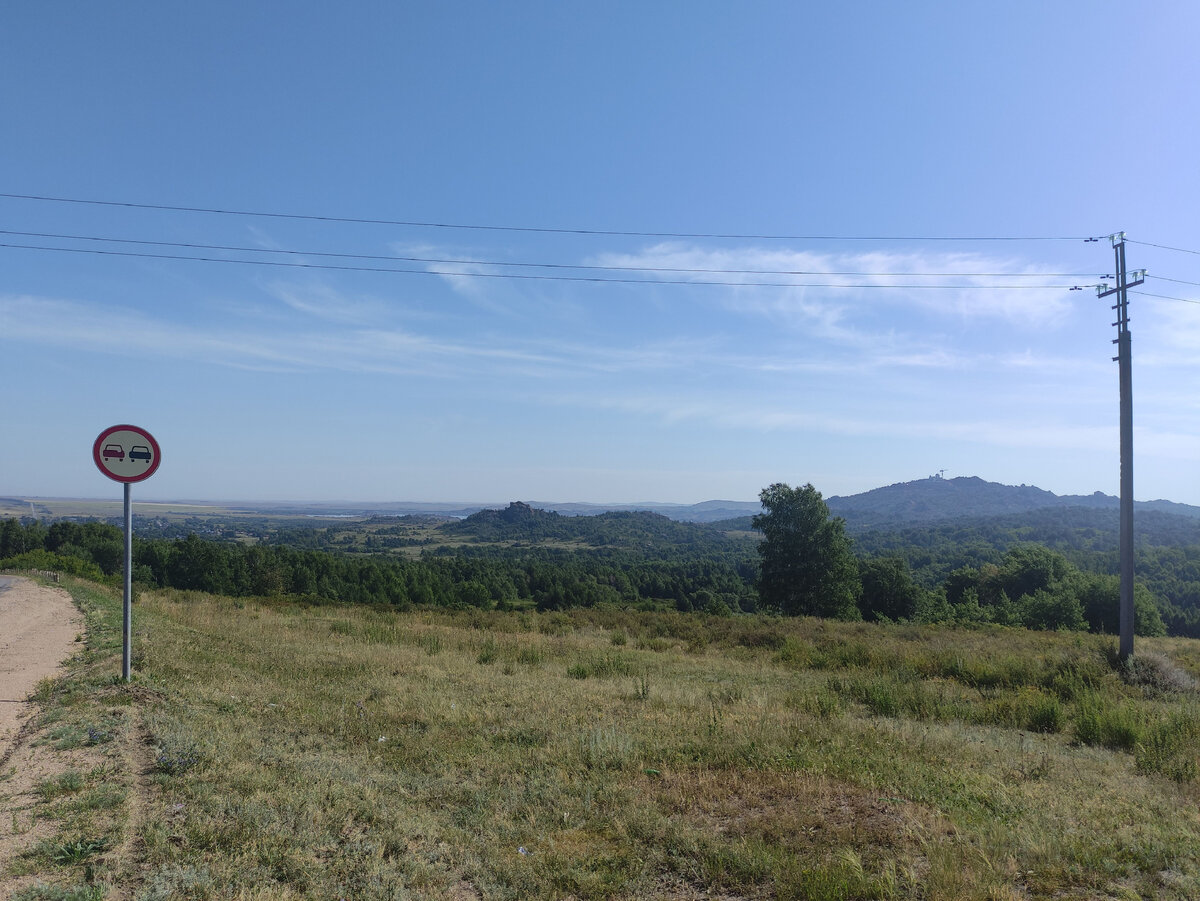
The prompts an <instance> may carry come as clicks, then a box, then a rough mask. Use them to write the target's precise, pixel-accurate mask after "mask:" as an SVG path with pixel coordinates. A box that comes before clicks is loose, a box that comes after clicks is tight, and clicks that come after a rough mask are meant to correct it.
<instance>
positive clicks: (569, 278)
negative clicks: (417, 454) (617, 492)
mask: <svg viewBox="0 0 1200 901" xmlns="http://www.w3.org/2000/svg"><path fill="white" fill-rule="evenodd" d="M0 247H8V248H13V249H20V250H38V251H45V252H51V253H80V254H94V255H98V256H115V257H135V258H140V259H152V260H188V261H191V262H196V263H233V264H240V265H244V266H276V267H284V268H290V269H318V270H333V271H342V272H385V273H387V272H390V273H400V274H408V275H440V276H457V277H460V278H493V279H520V280H531V281H563V282H599V283H610V284H631V285H718V286H724V287H736V288H891V289H894V290H903V289H918V288H919V289H949V288H953V289H961V290H984V289H993V290H1034V289H1036V290H1064V291H1065V290H1072V291H1076V290H1081V289H1082V288H1084V287H1089V288H1090V287H1097V286H1096V285H1067V284H1059V285H981V284H936V285H932V284H930V285H927V284H916V285H914V284H880V283H867V284H845V283H842V284H836V283H834V284H826V283H813V282H761V281H759V282H735V281H715V280H710V279H655V278H613V277H610V276H585V275H534V274H528V273H519V272H463V271H461V270H460V271H449V270H439V269H410V268H398V267H391V266H348V265H335V264H332V263H299V262H290V261H285V260H241V259H232V258H229V257H205V256H191V255H186V254H166V253H145V252H141V251H131V250H103V249H100V248H92V247H50V246H46V245H35V244H11V243H6V242H5V243H0ZM820 274H822V273H814V275H820ZM948 275H954V273H948ZM893 277H895V276H894V275H893ZM958 277H960V278H962V277H964V276H962V275H961V274H959V275H958Z"/></svg>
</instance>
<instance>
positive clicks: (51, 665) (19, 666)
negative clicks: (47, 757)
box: [0, 576, 83, 760]
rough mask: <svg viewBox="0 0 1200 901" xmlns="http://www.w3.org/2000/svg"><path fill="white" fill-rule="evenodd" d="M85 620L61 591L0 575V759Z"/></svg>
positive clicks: (67, 596) (69, 649) (64, 657)
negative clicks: (34, 696)
mask: <svg viewBox="0 0 1200 901" xmlns="http://www.w3.org/2000/svg"><path fill="white" fill-rule="evenodd" d="M82 631H83V618H82V617H81V616H80V614H79V611H78V609H76V607H75V605H74V603H72V601H71V597H70V595H68V594H67V593H66V592H65V591H63V590H62V589H60V588H43V587H42V586H40V585H38V584H36V583H34V582H31V581H30V580H28V579H22V578H18V577H15V576H0V760H2V759H4V757H5V756H6V755H7V753H8V752H9V750H10V749H11V748H12V744H13V740H14V739H15V738H16V735H17V732H18V731H19V730H20V725H21V724H20V719H21V716H22V715H23V714H24V713H25V712H26V711H27V710H28V704H27V703H26V702H25V699H26V698H27V697H28V696H29V693H30V692H32V691H33V689H34V687H35V686H36V685H37V683H38V681H39V680H41V679H44V678H45V677H47V676H52V675H54V673H55V672H56V671H57V669H58V667H59V665H60V664H61V663H62V662H63V661H64V660H65V659H66V658H67V657H68V656H70V654H71V651H72V650H74V648H75V637H76V636H77V635H78V634H79V633H80V632H82Z"/></svg>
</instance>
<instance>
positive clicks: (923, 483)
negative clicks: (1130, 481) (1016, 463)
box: [825, 476, 1200, 531]
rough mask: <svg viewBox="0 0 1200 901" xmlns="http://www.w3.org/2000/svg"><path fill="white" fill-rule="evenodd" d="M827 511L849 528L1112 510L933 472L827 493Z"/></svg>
mask: <svg viewBox="0 0 1200 901" xmlns="http://www.w3.org/2000/svg"><path fill="white" fill-rule="evenodd" d="M825 502H826V503H827V504H828V505H829V509H830V512H832V513H833V514H834V515H835V516H841V517H842V518H844V519H845V520H846V525H847V527H848V528H850V529H852V530H856V531H857V530H863V529H878V528H883V527H896V526H903V525H913V524H919V523H929V522H932V521H935V520H943V519H960V518H979V517H988V516H1008V515H1011V514H1018V513H1028V512H1031V511H1033V510H1042V509H1045V508H1048V507H1086V508H1093V509H1114V510H1115V509H1118V508H1119V507H1120V503H1121V502H1120V500H1119V499H1118V498H1115V497H1113V496H1111V495H1107V494H1103V493H1102V492H1099V491H1097V492H1095V493H1094V494H1087V495H1079V494H1068V495H1061V496H1060V495H1057V494H1054V493H1052V492H1050V491H1046V490H1044V489H1042V488H1036V487H1034V486H1033V485H1001V484H1000V483H999V482H987V481H984V480H983V479H981V478H978V477H977V476H964V477H960V478H955V479H942V478H938V477H936V476H935V477H933V478H929V479H919V480H917V481H915V482H900V483H898V484H895V485H888V486H886V487H884V488H875V489H873V490H871V491H865V492H863V493H862V494H855V495H851V496H849V497H830V498H826V499H825ZM1134 509H1135V510H1136V511H1143V510H1145V511H1150V510H1153V511H1156V512H1161V513H1172V514H1175V515H1177V516H1190V517H1193V518H1198V519H1200V507H1192V506H1189V505H1187V504H1176V503H1172V502H1171V501H1145V502H1139V503H1136V504H1135V505H1134Z"/></svg>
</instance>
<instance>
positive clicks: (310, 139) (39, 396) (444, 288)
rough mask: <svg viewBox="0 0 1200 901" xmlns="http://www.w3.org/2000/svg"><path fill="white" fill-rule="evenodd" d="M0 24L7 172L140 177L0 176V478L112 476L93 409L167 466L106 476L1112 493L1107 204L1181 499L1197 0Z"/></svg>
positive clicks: (1196, 441) (1146, 478) (235, 6)
mask: <svg viewBox="0 0 1200 901" xmlns="http://www.w3.org/2000/svg"><path fill="white" fill-rule="evenodd" d="M0 26H2V27H0V33H2V35H3V37H0V41H2V46H0V113H2V115H3V118H2V121H3V122H4V123H5V133H4V140H3V141H0V194H5V195H31V196H36V197H42V198H62V199H64V200H73V201H79V200H87V201H107V202H110V203H116V204H142V205H148V206H116V205H107V204H92V203H87V204H85V203H73V202H63V201H57V200H45V199H43V200H34V199H27V198H26V197H15V196H4V197H0V223H3V224H2V225H0V228H3V230H4V231H5V232H6V234H4V235H0V243H3V244H6V245H25V246H24V247H15V246H7V247H0V433H3V434H4V435H5V436H6V437H5V439H4V440H3V441H0V493H2V494H5V495H18V496H22V495H37V496H86V497H107V496H111V495H113V494H114V493H119V489H118V487H117V485H116V483H113V482H109V481H108V480H107V479H105V478H104V477H103V476H101V475H100V474H99V473H98V472H97V471H96V469H95V466H94V465H93V463H92V461H91V457H90V454H91V443H92V441H93V439H94V438H95V436H96V435H97V434H99V432H100V431H102V430H103V429H104V428H106V427H108V426H110V425H113V424H117V423H124V422H131V423H134V424H137V425H140V426H143V427H145V428H147V429H149V430H150V431H151V432H153V433H154V435H155V436H156V438H157V439H158V441H159V443H160V445H161V446H162V449H163V464H162V467H161V469H160V470H159V471H158V473H157V474H156V475H155V476H154V477H153V478H152V479H151V480H149V481H147V482H145V483H144V484H142V485H139V486H138V487H137V488H136V489H135V497H136V498H140V499H184V498H188V499H213V500H219V499H251V500H253V499H262V500H269V499H312V500H334V499H344V500H362V501H372V500H374V501H399V500H461V501H482V502H504V501H508V500H513V499H527V500H528V499H532V500H546V501H595V502H609V503H617V502H637V501H666V502H682V503H689V502H696V501H701V500H706V499H710V498H726V499H736V500H751V499H753V498H755V497H756V496H757V494H758V492H759V490H760V489H761V488H762V487H764V486H765V485H767V484H769V483H771V482H775V481H787V482H790V483H793V484H801V483H805V482H811V483H812V484H814V485H815V486H816V487H817V488H818V489H819V490H821V491H822V492H823V493H824V494H825V495H827V496H829V495H845V494H853V493H857V492H860V491H865V490H868V489H870V488H874V487H878V486H880V485H886V484H890V483H893V482H900V481H908V480H911V479H917V478H923V477H925V476H928V475H929V474H931V473H933V472H935V471H938V470H945V473H946V475H947V477H951V476H960V475H978V476H981V477H983V478H985V479H989V480H994V481H1000V482H1006V483H1010V484H1022V483H1025V484H1036V485H1038V486H1040V487H1042V488H1046V489H1049V490H1051V491H1054V492H1056V493H1059V494H1068V493H1090V492H1092V491H1096V490H1101V491H1105V492H1107V493H1110V494H1115V493H1117V490H1118V442H1117V421H1118V420H1117V399H1118V395H1117V367H1116V364H1115V363H1113V362H1112V360H1111V357H1112V356H1113V354H1114V353H1115V350H1114V348H1113V346H1112V345H1111V343H1110V342H1111V339H1112V338H1113V336H1114V329H1113V328H1112V326H1111V323H1112V321H1113V316H1112V313H1111V311H1110V310H1109V309H1108V302H1107V301H1103V300H1099V299H1097V298H1096V295H1095V290H1094V288H1093V287H1091V286H1093V285H1095V284H1097V283H1099V282H1100V281H1101V279H1100V276H1102V275H1104V274H1109V273H1111V272H1112V266H1113V262H1112V259H1113V255H1112V249H1111V245H1110V243H1109V242H1108V241H1107V238H1106V236H1107V235H1109V234H1111V233H1113V232H1115V231H1118V230H1124V231H1126V232H1127V233H1128V236H1129V238H1130V243H1129V244H1127V252H1128V261H1129V266H1130V268H1131V269H1133V268H1141V267H1145V268H1147V269H1148V270H1149V271H1150V274H1151V276H1154V278H1152V279H1149V280H1148V281H1147V282H1146V284H1145V286H1143V288H1142V289H1141V290H1143V291H1146V292H1150V293H1155V294H1160V295H1167V296H1170V297H1174V298H1181V299H1182V300H1163V299H1159V298H1151V297H1147V296H1145V295H1138V294H1134V295H1132V296H1131V330H1132V333H1133V347H1134V394H1135V424H1136V432H1135V447H1136V453H1137V469H1136V475H1135V494H1136V496H1137V497H1138V499H1152V498H1159V497H1164V498H1168V499H1171V500H1176V501H1181V502H1187V503H1193V504H1200V475H1198V471H1200V468H1198V467H1197V460H1198V459H1200V378H1198V368H1197V362H1196V361H1197V356H1198V354H1197V351H1200V304H1198V303H1189V302H1184V301H1188V300H1198V299H1200V285H1198V284H1195V283H1200V254H1197V253H1196V252H1195V251H1200V217H1198V216H1197V214H1196V211H1197V206H1198V204H1197V200H1198V198H1200V191H1198V188H1200V166H1197V164H1196V146H1197V123H1198V122H1200V115H1198V112H1200V111H1198V110H1197V102H1196V100H1195V86H1196V85H1197V84H1200V61H1198V58H1197V56H1196V54H1195V52H1194V47H1195V41H1196V38H1197V35H1198V34H1200V7H1197V6H1196V5H1195V4H1192V3H1189V2H1160V3H1155V4H1147V5H1144V6H1142V7H1138V8H1136V9H1135V8H1133V7H1130V6H1129V5H1128V4H1119V3H1115V2H1104V0H1102V2H1086V3H1084V2H1061V3H1053V4H1046V3H1025V2H1016V3H1007V4H1002V5H996V4H986V5H985V4H976V3H960V4H950V3H945V2H914V3H905V4H895V3H890V2H876V3H840V4H815V3H811V4H810V3H796V2H786V3H784V2H780V3H772V2H758V3H743V4H728V3H712V2H695V0H693V2H687V3H683V2H679V3H666V2H663V3H645V2H638V3H626V2H613V3H606V4H601V5H597V4H581V3H561V2H555V3H540V2H538V3H515V4H497V3H491V2H471V3H454V2H448V3H439V4H422V5H417V4H401V3H394V2H386V3H385V2H356V3H352V4H346V5H343V6H342V7H339V8H337V9H336V10H335V9H334V8H333V7H332V6H330V5H329V4H325V3H311V2H292V3H270V2H264V3H255V4H245V3H233V2H212V3H205V4H184V3H179V2H169V0H168V2H162V3H155V4H63V3H41V4H10V5H9V7H8V8H7V9H6V10H5V11H4V12H3V13H0ZM148 207H178V208H184V207H188V208H202V209H206V210H226V211H243V212H254V213H277V214H278V213H286V214H301V215H306V216H313V217H321V218H312V219H305V218H282V217H279V216H260V215H230V214H218V213H201V212H185V211H183V210H180V209H173V210H172V209H152V208H148ZM339 219H353V220H383V221H386V222H388V223H393V224H371V223H365V222H345V221H334V220H339ZM395 223H426V225H413V224H409V225H401V224H395ZM464 225H467V226H489V227H488V228H460V227H446V226H464ZM434 226H438V227H434ZM519 229H541V230H533V231H531V230H519ZM580 231H583V232H586V233H579V232H580ZM597 232H602V233H604V234H598V233H597ZM633 233H642V234H633ZM648 233H653V234H648ZM697 235H734V236H737V235H741V236H761V237H725V238H716V237H696V236H697ZM46 236H53V237H46ZM65 236H74V237H65ZM780 236H792V237H790V238H787V237H780ZM1088 236H1098V237H1102V238H1104V240H1102V241H1100V242H1096V243H1085V242H1084V241H1083V240H1081V238H1083V237H1088ZM951 237H975V238H978V237H984V238H1000V237H1003V238H1017V239H1023V240H974V241H951V240H933V239H934V238H951ZM100 238H103V239H110V240H107V241H99V240H95V239H100ZM868 238H887V239H889V240H867V239H868ZM111 239H121V240H122V241H136V242H164V243H161V244H158V245H154V244H149V243H136V244H132V243H114V242H113V241H112V240H111ZM1026 239H1028V240H1026ZM1134 242H1142V243H1134ZM1153 244H1159V245H1164V246H1165V247H1170V248H1179V250H1169V249H1164V248H1163V247H1154V246H1150V245H1153ZM176 245H193V246H191V247H183V246H176ZM197 245H204V246H206V247H208V248H211V247H213V246H220V247H226V248H243V249H241V250H215V249H199V248H198V247H197ZM33 246H37V247H54V248H59V249H58V250H35V249H29V248H30V247H33ZM83 250H90V251H95V250H103V251H105V253H85V252H74V251H83ZM1189 250H1190V251H1193V252H1191V253H1188V252H1185V251H1189ZM115 251H119V252H121V253H125V254H130V253H132V254H141V255H140V256H139V255H135V256H123V255H117V254H116V253H114V252H115ZM265 251H277V253H273V254H268V253H265ZM278 251H286V253H278ZM156 254H157V255H159V256H158V257H154V256H152V255H156ZM330 254H349V255H355V256H354V257H353V258H352V257H338V256H329V255H330ZM165 255H174V256H191V257H207V258H209V259H222V260H231V259H234V260H243V261H246V260H252V261H255V262H253V263H250V262H203V261H199V260H195V259H192V260H179V259H167V258H164V256H165ZM368 258H369V259H368ZM281 262H286V263H291V264H300V265H298V266H297V265H292V266H277V265H267V264H268V263H281ZM514 263H524V264H538V265H535V266H529V265H526V266H513V265H511V264H514ZM331 266H338V267H358V271H354V270H352V269H349V268H341V269H337V268H318V267H331ZM564 267H597V268H564ZM600 267H609V268H600ZM371 269H374V270H378V269H402V270H408V271H405V272H383V271H362V270H371ZM684 270H687V271H684ZM697 270H707V271H697ZM714 270H715V271H714ZM796 272H804V273H820V274H815V275H794V274H780V273H796ZM824 273H854V274H853V275H828V274H824ZM513 274H521V275H527V276H538V278H523V279H514V278H501V277H496V276H500V275H513ZM547 276H554V277H555V278H548V277H547ZM563 277H567V278H563ZM569 279H595V280H592V281H583V280H569ZM1163 279H1176V280H1178V281H1165V280H1163ZM638 280H642V281H643V282H645V281H646V280H654V282H655V283H642V284H635V283H631V282H634V281H638ZM668 282H676V283H668ZM704 282H710V283H711V282H717V283H721V284H702V283H704ZM1180 282H1183V284H1181V283H1180ZM1189 282H1190V283H1191V284H1188V283H1189ZM781 285H783V287H781ZM929 285H939V286H941V287H918V286H929ZM1072 285H1081V286H1084V290H1082V291H1070V290H1069V288H1070V287H1071V286H1072ZM1018 286H1019V287H1018Z"/></svg>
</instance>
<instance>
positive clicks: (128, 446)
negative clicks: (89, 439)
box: [92, 425, 162, 484]
mask: <svg viewBox="0 0 1200 901" xmlns="http://www.w3.org/2000/svg"><path fill="white" fill-rule="evenodd" d="M92 458H93V459H94V460H95V461H96V466H97V467H99V469H100V471H101V472H102V473H104V474H105V475H106V476H108V477H109V478H110V479H114V480H115V481H118V482H125V483H126V484H129V483H130V482H140V481H142V479H148V478H150V476H152V475H154V471H155V470H156V469H158V464H159V462H160V461H161V460H162V452H161V451H159V449H158V442H157V441H155V440H154V436H153V435H151V434H150V433H149V432H147V431H146V430H145V429H142V428H138V427H137V426H136V425H114V426H111V427H109V428H107V429H105V430H104V431H103V432H101V433H100V437H99V438H97V439H96V443H95V444H93V445H92Z"/></svg>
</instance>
